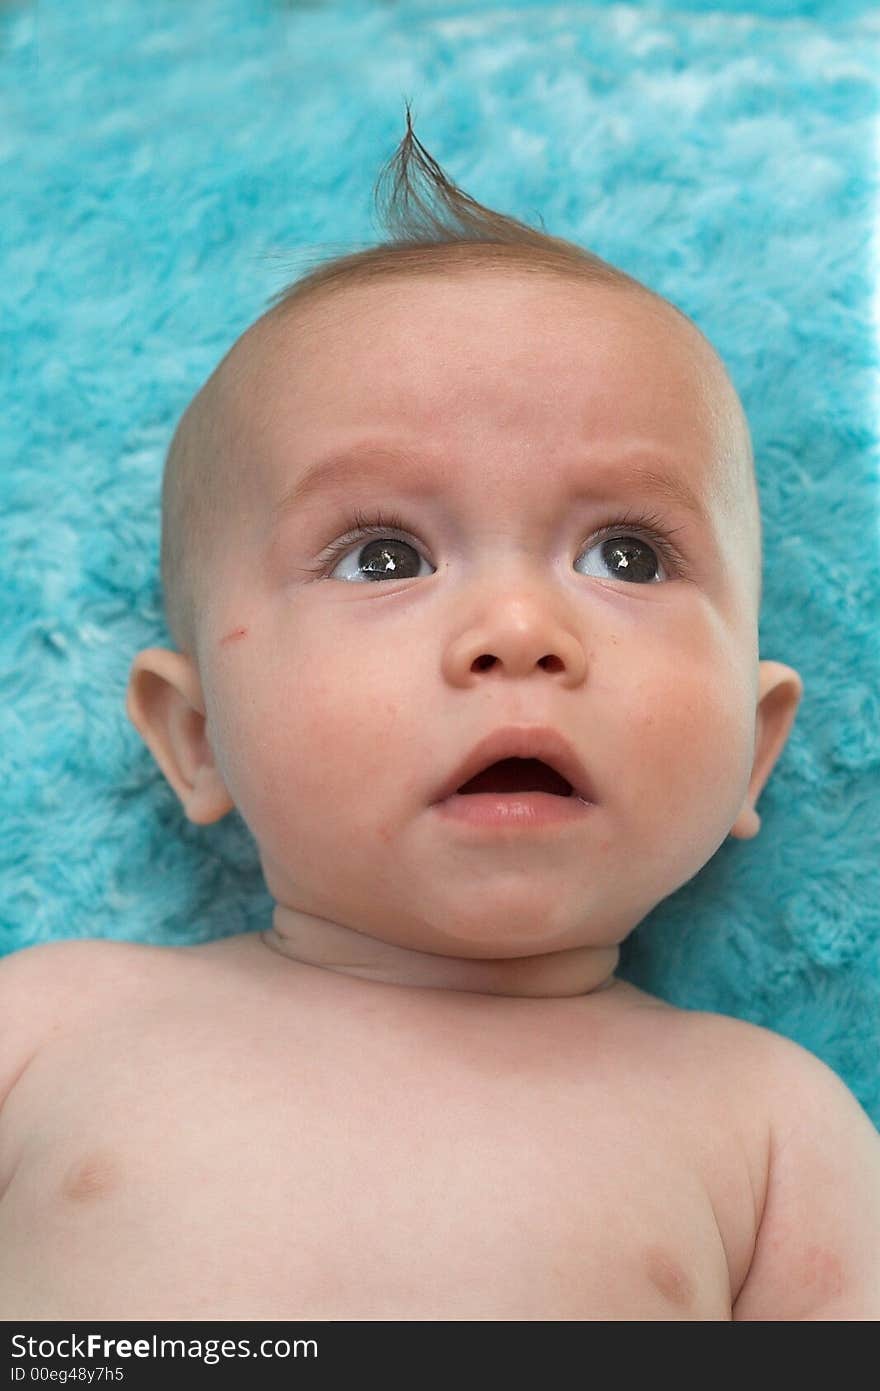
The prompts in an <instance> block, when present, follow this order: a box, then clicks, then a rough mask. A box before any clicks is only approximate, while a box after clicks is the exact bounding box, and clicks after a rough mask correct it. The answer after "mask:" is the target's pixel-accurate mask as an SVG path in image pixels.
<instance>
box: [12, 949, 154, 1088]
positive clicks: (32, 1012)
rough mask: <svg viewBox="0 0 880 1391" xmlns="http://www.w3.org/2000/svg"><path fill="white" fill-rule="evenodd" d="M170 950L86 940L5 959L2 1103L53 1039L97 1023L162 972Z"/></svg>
mask: <svg viewBox="0 0 880 1391" xmlns="http://www.w3.org/2000/svg"><path fill="white" fill-rule="evenodd" d="M167 951H168V949H167V948H156V947H148V946H141V945H139V944H137V943H134V942H111V941H104V940H98V939H92V938H88V939H81V940H71V941H63V942H47V943H42V944H40V945H38V946H32V947H25V948H23V949H22V950H20V951H16V952H13V953H11V954H10V955H8V956H5V957H3V958H2V960H0V1018H2V1019H3V1034H2V1044H0V1104H2V1102H3V1100H4V1099H5V1098H6V1096H8V1094H9V1092H10V1090H11V1089H12V1087H13V1086H14V1085H15V1082H16V1080H17V1079H18V1078H19V1077H20V1076H21V1074H22V1072H23V1071H24V1069H25V1068H26V1067H27V1065H28V1063H29V1062H30V1061H31V1059H32V1058H33V1057H34V1056H35V1055H36V1053H37V1052H39V1050H40V1049H41V1048H42V1047H43V1046H44V1044H46V1043H47V1042H49V1041H50V1040H51V1039H53V1038H55V1037H57V1036H59V1035H61V1034H63V1033H65V1032H72V1031H74V1032H75V1031H76V1030H77V1029H78V1028H80V1027H81V1026H82V1025H83V1023H84V1022H85V1021H87V1020H88V1021H94V1019H95V1015H96V1013H100V1009H101V1005H102V1002H104V1001H107V1002H110V1001H114V1002H117V1003H118V1002H120V1001H121V1000H123V999H124V997H125V995H126V993H128V992H132V991H133V990H134V989H135V988H136V986H137V984H138V982H140V983H141V984H143V980H144V973H145V971H146V972H151V973H155V972H157V971H161V970H162V969H163V958H164V956H165V955H166V954H167Z"/></svg>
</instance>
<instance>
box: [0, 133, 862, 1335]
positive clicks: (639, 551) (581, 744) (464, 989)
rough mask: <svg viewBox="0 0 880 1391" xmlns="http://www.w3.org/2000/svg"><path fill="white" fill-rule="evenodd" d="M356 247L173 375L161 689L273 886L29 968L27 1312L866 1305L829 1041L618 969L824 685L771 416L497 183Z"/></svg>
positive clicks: (176, 1314)
mask: <svg viewBox="0 0 880 1391" xmlns="http://www.w3.org/2000/svg"><path fill="white" fill-rule="evenodd" d="M413 161H415V162H416V168H417V169H420V170H421V172H422V173H427V175H428V176H429V177H430V178H431V179H432V180H433V189H434V193H435V195H436V196H437V197H438V198H439V199H440V200H441V201H443V200H445V205H446V209H447V211H448V212H449V213H450V214H452V215H454V219H457V229H456V228H452V229H451V230H450V227H449V226H445V227H443V228H439V224H437V223H436V222H434V223H429V224H428V230H427V231H425V230H424V224H422V229H421V230H419V229H418V228H415V229H414V224H413V226H411V227H410V234H409V236H408V237H407V236H400V237H398V238H397V239H396V240H394V241H392V242H389V243H385V244H384V245H382V246H380V247H376V248H371V249H368V250H367V251H365V252H361V253H357V254H355V255H352V256H349V257H346V258H342V259H339V260H336V261H333V262H330V263H327V264H325V265H324V266H323V267H321V268H319V269H318V270H317V271H313V272H312V273H311V274H310V275H309V276H306V277H304V278H303V279H301V280H300V281H299V282H297V284H295V285H294V286H293V287H292V289H291V290H289V291H287V292H286V293H285V294H284V295H283V296H281V297H280V298H279V299H278V302H277V303H275V304H274V305H273V306H272V308H271V309H270V310H269V311H268V312H267V313H266V314H264V315H263V317H261V318H260V319H259V320H258V321H257V322H256V323H255V324H253V325H252V326H251V327H250V328H249V329H248V330H247V332H245V333H244V334H243V336H242V337H241V338H240V339H239V340H238V342H236V343H235V345H234V346H233V347H232V349H231V350H230V352H229V353H228V354H227V356H226V357H225V358H224V359H223V361H222V362H221V363H220V365H219V366H218V368H217V369H216V371H215V372H214V373H213V375H212V376H211V377H210V379H209V380H208V381H207V383H206V384H205V385H204V386H203V387H202V389H201V391H200V392H199V393H198V395H197V396H196V397H195V399H194V400H193V402H192V403H191V404H190V406H189V408H188V409H187V411H186V413H185V415H184V417H183V419H182V421H181V423H180V425H179V427H178V430H177V432H176V435H175V438H174V441H173V444H172V448H171V451H170V454H169V459H168V463H167V468H166V475H165V484H164V492H163V553H162V573H163V581H164V588H165V597H166V604H167V613H168V619H169V627H170V630H171V633H172V635H173V638H174V641H175V643H176V645H177V650H165V649H159V648H151V649H149V650H147V651H143V652H141V653H139V654H138V656H137V658H136V659H135V661H134V663H133V666H132V670H131V677H130V684H129V691H128V712H129V715H130V717H131V719H132V721H133V722H134V724H135V725H136V727H137V729H138V730H139V731H140V733H141V735H142V736H143V738H144V740H145V741H146V743H147V744H148V745H149V748H150V749H151V750H152V753H153V755H154V756H155V758H156V760H157V761H158V763H159V765H160V767H161V769H162V771H163V773H164V774H165V776H166V777H167V779H168V781H169V783H170V784H171V786H172V787H173V789H174V791H175V792H176V794H177V796H178V797H179V799H180V802H181V804H182V807H183V811H184V812H185V814H186V816H187V817H188V818H189V819H190V821H192V822H195V823H197V824H199V825H206V824H208V823H211V822H214V821H217V820H218V819H219V818H220V817H222V816H224V815H225V814H226V813H227V812H228V811H230V809H232V808H233V807H235V808H237V809H238V811H239V812H240V814H241V816H242V817H243V819H244V821H245V823H246V824H247V826H248V827H249V829H250V831H251V832H252V834H253V836H254V838H255V841H256V844H257V846H258V849H259V855H260V862H261V865H262V868H263V871H264V874H265V878H266V883H267V886H268V888H269V891H270V893H271V895H272V898H273V900H274V903H275V908H274V912H273V915H272V923H271V926H270V927H267V930H266V931H264V932H261V933H257V934H246V935H239V936H232V937H227V938H225V939H222V940H218V941H213V942H210V943H208V944H206V945H201V946H194V947H174V948H167V947H158V946H140V945H135V944H126V943H114V942H109V941H71V942H65V943H57V944H53V945H50V946H43V947H37V948H31V949H28V950H26V951H22V952H19V953H17V954H15V955H13V956H12V957H10V958H7V960H6V961H5V962H4V963H3V965H2V970H0V1017H2V1018H3V1020H4V1021H5V1029H4V1033H3V1042H2V1052H0V1066H2V1073H0V1084H2V1093H0V1095H2V1097H3V1098H4V1100H3V1106H2V1115H0V1194H2V1195H3V1196H2V1201H0V1314H2V1316H3V1317H5V1318H7V1319H11V1318H15V1319H22V1318H31V1319H66V1320H81V1319H85V1318H104V1319H122V1318H126V1319H127V1318H135V1319H146V1320H160V1319H294V1320H300V1319H322V1320H330V1319H333V1320H337V1319H343V1320H344V1319H355V1320H384V1319H392V1320H393V1319H407V1320H414V1319H428V1320H486V1319H501V1320H537V1319H555V1320H559V1319H562V1320H606V1319H608V1320H624V1319H625V1320H643V1319H646V1320H652V1319H683V1320H701V1319H710V1320H714V1319H721V1320H729V1319H764V1320H789V1319H876V1318H878V1317H880V1139H878V1136H877V1132H876V1130H875V1128H874V1126H873V1125H872V1124H871V1122H870V1120H869V1118H868V1117H867V1116H866V1114H865V1113H864V1111H863V1110H862V1108H861V1107H860V1106H859V1104H858V1102H857V1101H856V1100H855V1098H854V1097H853V1096H852V1095H851V1094H850V1092H849V1091H848V1090H847V1088H846V1087H845V1086H844V1085H843V1083H842V1082H841V1081H839V1080H838V1078H837V1077H836V1076H835V1074H834V1073H833V1072H832V1071H831V1070H830V1069H829V1068H827V1067H826V1066H825V1065H824V1064H823V1063H821V1062H820V1061H819V1060H817V1059H816V1058H814V1057H813V1056H812V1055H811V1054H810V1053H808V1052H807V1051H805V1050H804V1049H802V1048H800V1047H799V1046H797V1045H796V1044H794V1043H791V1042H789V1041H787V1040H785V1039H783V1038H780V1037H777V1036H776V1035H774V1034H772V1033H770V1032H768V1031H766V1030H764V1029H761V1028H758V1027H756V1026H754V1025H751V1024H748V1023H744V1022H741V1021H738V1020H735V1019H731V1018H726V1017H722V1016H720V1015H715V1014H710V1013H704V1012H699V1011H682V1010H680V1009H676V1008H673V1007H671V1006H670V1005H667V1004H665V1003H664V1002H662V1001H661V1000H659V999H655V998H652V997H651V996H649V995H647V994H645V993H644V992H642V991H640V990H638V989H636V988H634V987H633V986H632V985H630V984H628V983H627V982H625V981H624V980H621V979H619V978H618V977H617V976H616V975H615V971H616V969H617V966H618V957H619V948H620V944H621V942H623V940H624V939H625V938H626V937H627V935H628V934H629V933H630V932H631V931H632V930H633V928H634V927H635V926H636V925H637V924H638V923H639V922H640V921H641V920H642V919H643V918H644V917H645V916H646V915H647V914H648V913H649V912H650V910H651V909H652V908H653V907H654V906H655V905H656V904H657V903H659V902H660V901H661V900H662V899H664V898H666V896H667V895H669V894H671V893H673V892H674V891H675V890H676V889H678V888H679V887H680V886H681V885H682V884H684V883H686V882H687V881H688V880H689V879H691V878H692V877H693V876H694V875H695V874H697V873H698V871H699V870H700V869H701V867H702V866H703V865H705V864H706V862H707V861H708V860H709V859H710V858H711V857H712V856H713V854H714V853H715V851H716V850H717V849H718V848H719V846H720V845H722V843H723V842H724V841H725V838H726V837H727V836H728V835H730V836H734V837H738V838H740V839H743V840H748V839H750V838H752V837H754V836H755V835H757V833H758V831H759V828H760V818H759V816H758V813H757V811H756V803H757V802H758V799H759V796H760V793H761V790H762V789H763V787H764V785H765V784H766V782H767V779H768V777H769V776H770V774H771V771H772V769H773V766H774V764H775V763H776V760H777V759H778V757H779V755H780V752H781V751H782V749H783V747H784V745H785V741H786V738H787V736H788V734H789V731H790V729H791V726H792V722H793V720H794V717H795V714H796V710H797V706H798V702H799V700H800V697H801V692H802V685H801V681H800V678H799V677H798V675H797V673H796V672H795V671H793V670H792V669H791V668H789V667H787V666H784V665H782V664H781V663H779V662H776V661H768V660H759V657H758V643H757V634H758V615H759V607H760V599H761V536H760V520H759V511H758V495H757V491H756V486H755V479H754V472H753V465H752V456H751V448H750V443H749V434H748V428H747V425H746V421H745V418H744V415H743V411H742V407H741V405H740V403H739V401H738V398H737V395H736V392H735V390H734V388H733V386H732V384H731V382H730V379H729V377H728V376H727V374H726V372H725V369H724V367H723V365H722V363H721V361H720V360H719V358H718V357H717V355H716V354H715V352H714V350H713V349H712V348H711V347H710V345H709V344H708V343H707V341H706V340H705V338H704V337H703V336H702V334H701V333H700V332H699V331H698V330H697V328H696V327H695V326H694V325H693V324H692V323H691V321H690V320H688V319H687V318H685V316H684V315H682V314H681V313H680V312H679V311H678V310H676V309H674V308H673V307H672V306H671V305H670V304H669V303H668V302H667V301H665V300H663V299H661V298H660V297H659V296H657V295H656V294H654V293H652V292H651V291H649V290H648V289H646V288H645V287H644V286H642V285H641V284H639V283H638V282H637V281H634V280H632V279H631V278H629V277H628V276H626V275H624V274H623V273H622V272H620V271H618V270H616V269H614V268H613V267H611V266H609V265H607V264H606V263H605V262H602V261H600V260H598V258H596V257H594V256H591V255H589V254H588V253H586V252H584V251H583V250H581V249H579V248H577V247H575V246H574V245H572V244H570V243H567V242H562V241H560V240H558V239H555V238H552V237H549V236H546V235H545V234H543V233H539V232H537V231H535V230H533V229H529V228H526V227H525V226H523V224H520V223H518V222H515V221H514V220H512V219H509V218H504V217H501V216H500V215H498V214H494V213H492V212H490V211H489V210H488V209H485V208H481V206H480V205H479V204H476V203H474V202H473V200H471V199H469V198H468V197H467V195H465V194H463V193H461V191H460V190H457V189H455V188H454V186H453V185H451V184H449V183H448V181H446V180H445V178H444V176H443V175H442V171H440V170H439V169H438V168H437V166H436V165H434V163H433V161H431V160H430V157H429V156H427V155H426V152H425V151H424V150H423V149H422V147H421V146H420V145H419V144H418V142H417V141H416V140H415V137H414V136H413V134H412V129H411V126H408V130H407V135H406V138H405V140H404V142H403V144H402V146H401V148H400V150H399V151H398V154H397V156H396V163H394V166H393V167H394V171H395V173H396V176H397V178H398V188H401V187H402V188H404V190H405V191H407V190H408V191H409V192H410V193H411V192H412V187H413V185H412V181H411V180H410V182H409V183H407V179H408V178H409V173H410V166H411V165H412V163H413Z"/></svg>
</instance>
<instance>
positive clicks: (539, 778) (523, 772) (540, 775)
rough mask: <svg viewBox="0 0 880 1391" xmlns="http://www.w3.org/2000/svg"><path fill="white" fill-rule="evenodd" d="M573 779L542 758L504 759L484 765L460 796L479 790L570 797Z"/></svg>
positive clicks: (465, 785)
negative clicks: (542, 793) (567, 777)
mask: <svg viewBox="0 0 880 1391" xmlns="http://www.w3.org/2000/svg"><path fill="white" fill-rule="evenodd" d="M573 790H574V789H573V788H572V785H571V783H570V782H568V781H567V780H566V779H565V778H564V777H563V776H562V774H561V773H557V772H556V769H555V768H551V767H550V765H549V763H544V762H543V760H542V759H540V758H502V759H499V760H498V762H497V763H492V764H490V765H489V767H488V768H484V769H483V771H482V772H481V773H477V775H476V777H473V778H471V779H470V781H469V782H466V783H463V784H462V786H461V787H460V788H459V789H458V795H459V796H460V797H468V796H471V795H472V794H474V793H477V792H500V793H510V792H549V793H552V794H553V796H555V797H570V796H571V795H572V792H573Z"/></svg>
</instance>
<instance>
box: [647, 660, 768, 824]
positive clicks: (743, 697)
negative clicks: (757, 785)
mask: <svg viewBox="0 0 880 1391" xmlns="http://www.w3.org/2000/svg"><path fill="white" fill-rule="evenodd" d="M631 713H632V726H631V727H632V728H633V730H634V733H635V747H636V749H637V751H638V761H639V764H640V766H641V768H642V770H643V775H644V777H645V779H646V781H647V782H648V783H650V784H651V787H652V790H653V793H654V801H655V802H656V801H657V799H658V798H662V800H663V806H664V810H665V813H666V815H668V816H669V817H670V819H671V820H675V821H678V822H679V823H681V822H682V821H686V820H687V819H688V818H693V817H694V816H695V815H697V816H698V817H699V816H704V817H706V818H707V834H708V838H709V840H712V839H713V838H714V837H715V835H716V831H715V830H714V829H713V823H714V821H716V820H717V822H718V827H719V828H720V827H721V826H722V825H723V824H724V822H725V821H726V819H727V818H728V816H729V817H730V819H731V820H732V819H733V817H735V815H736V813H737V811H738V810H739V806H740V804H741V801H742V797H743V796H744V793H745V789H746V788H747V786H748V778H749V772H750V770H751V754H752V749H753V745H754V709H753V708H752V709H751V712H750V709H749V699H748V690H747V687H746V685H745V684H744V683H743V682H742V680H741V679H740V678H738V677H737V675H736V672H735V671H734V670H732V669H731V668H725V666H724V665H719V664H716V663H712V664H707V663H705V662H694V663H692V664H690V665H685V664H680V665H678V666H677V667H676V668H675V669H674V670H669V671H667V672H666V673H665V674H664V675H663V676H662V677H661V678H659V679H658V678H657V674H656V673H655V679H654V682H653V684H652V686H651V690H650V692H647V691H646V692H643V696H642V699H641V700H640V701H639V702H638V703H637V705H636V706H635V707H634V708H633V710H632V712H631ZM717 834H718V835H719V837H721V838H723V835H724V834H726V830H725V831H720V830H719V831H718V832H717Z"/></svg>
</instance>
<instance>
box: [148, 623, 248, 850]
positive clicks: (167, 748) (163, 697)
mask: <svg viewBox="0 0 880 1391" xmlns="http://www.w3.org/2000/svg"><path fill="white" fill-rule="evenodd" d="M125 709H126V712H127V714H128V718H129V719H130V720H131V722H132V724H133V725H134V727H135V729H136V730H137V731H138V733H139V734H140V736H141V738H142V739H143V741H144V743H145V744H146V745H147V747H148V748H149V749H150V752H151V753H152V755H153V757H154V758H155V760H156V762H157V763H158V765H159V767H160V768H161V769H162V772H163V773H164V774H165V776H166V778H167V779H168V781H169V783H170V784H171V786H172V787H173V788H174V791H175V792H176V793H177V795H178V797H179V798H180V801H181V804H182V806H183V809H184V811H185V812H186V815H187V816H188V818H189V820H190V821H193V822H195V823H196V825H199V826H207V825H208V824H209V823H210V822H212V821H219V820H220V818H221V816H225V815H226V813H227V812H228V811H231V810H232V808H233V805H234V803H233V801H232V798H231V797H230V795H229V793H228V791H227V789H226V785H225V783H224V781H223V778H222V776H221V774H220V770H219V769H218V767H217V765H216V763H215V761H214V754H213V750H212V749H211V745H210V743H209V742H208V736H207V733H206V731H205V701H204V697H203V696H202V685H201V681H200V680H199V675H198V672H197V670H196V667H195V664H194V663H193V662H192V661H191V660H190V658H189V657H186V656H184V655H183V654H182V653H180V652H171V651H169V650H168V649H167V648H164V647H148V648H146V649H145V650H144V651H143V652H139V653H138V655H137V656H136V657H135V659H134V661H133V663H132V666H131V673H130V675H129V678H128V693H127V696H126V701H125Z"/></svg>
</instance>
